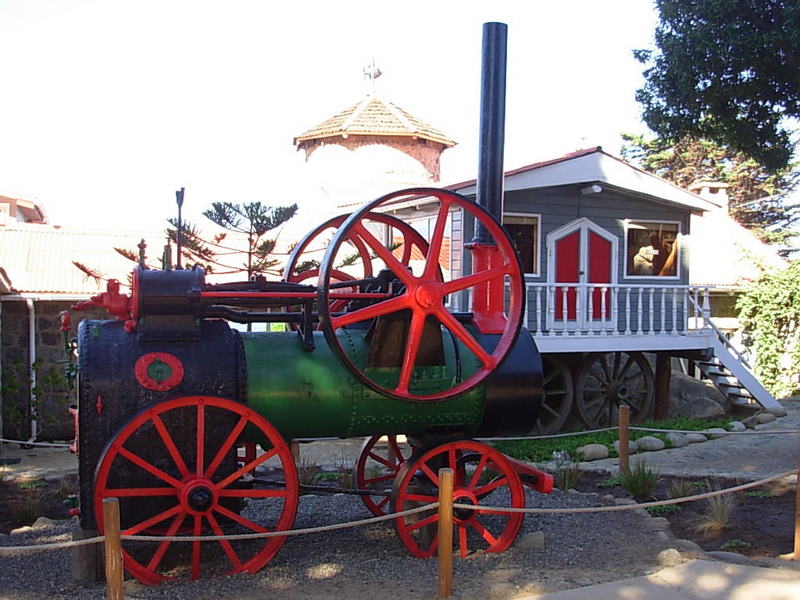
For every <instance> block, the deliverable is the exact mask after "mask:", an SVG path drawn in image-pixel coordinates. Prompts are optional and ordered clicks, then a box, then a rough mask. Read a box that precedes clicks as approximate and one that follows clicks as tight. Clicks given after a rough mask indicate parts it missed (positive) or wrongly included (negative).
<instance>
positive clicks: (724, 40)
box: [634, 0, 800, 170]
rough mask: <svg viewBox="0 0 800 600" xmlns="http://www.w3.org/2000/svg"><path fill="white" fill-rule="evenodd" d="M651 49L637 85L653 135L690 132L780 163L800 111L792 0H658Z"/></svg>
mask: <svg viewBox="0 0 800 600" xmlns="http://www.w3.org/2000/svg"><path fill="white" fill-rule="evenodd" d="M656 7H657V9H658V11H659V17H660V23H659V25H658V26H657V28H656V31H655V46H656V49H654V50H653V49H650V50H636V51H634V56H635V57H636V59H637V60H638V61H639V62H641V63H642V64H644V65H645V66H646V70H645V71H644V77H645V84H644V86H643V87H642V88H641V89H639V90H638V91H637V94H636V99H637V101H638V102H639V103H640V104H641V105H642V116H643V118H644V121H645V122H646V123H647V125H648V126H649V127H650V129H652V130H653V131H655V132H656V133H658V134H659V135H661V136H663V137H666V138H669V139H673V140H677V139H680V138H682V137H684V136H685V135H695V136H697V137H702V138H706V139H712V140H716V141H718V142H720V143H724V144H726V145H728V146H731V147H733V148H736V149H737V150H739V151H741V152H744V153H746V154H747V155H749V156H752V157H753V158H755V159H756V160H758V161H759V162H760V163H762V164H764V165H765V166H766V167H767V168H769V169H770V170H776V169H780V168H784V167H786V166H787V165H788V163H789V160H790V158H791V155H792V152H793V149H794V144H793V142H792V139H791V138H792V129H791V124H790V121H789V119H792V118H797V117H800V85H798V76H797V73H798V69H799V68H800V11H798V10H797V4H796V2H795V1H794V0H761V1H759V2H753V1H752V0H704V1H703V2H688V1H687V0H656Z"/></svg>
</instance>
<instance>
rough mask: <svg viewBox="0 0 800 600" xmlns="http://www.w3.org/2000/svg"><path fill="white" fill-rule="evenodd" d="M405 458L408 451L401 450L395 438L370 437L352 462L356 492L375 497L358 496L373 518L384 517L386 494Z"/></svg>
mask: <svg viewBox="0 0 800 600" xmlns="http://www.w3.org/2000/svg"><path fill="white" fill-rule="evenodd" d="M384 439H385V440H386V443H385V444H384V442H383V440H384ZM409 456H411V448H410V447H408V446H401V445H400V444H399V443H398V442H397V436H396V435H387V436H380V435H374V436H372V437H368V438H366V439H365V440H364V445H363V446H362V447H361V454H360V455H359V456H358V461H357V462H356V468H355V472H356V487H357V488H358V489H359V490H370V491H374V492H376V493H375V495H371V496H361V500H362V501H363V502H364V505H365V506H366V507H367V508H368V509H369V511H370V512H371V513H372V514H373V515H375V516H376V517H380V516H383V515H385V514H388V513H387V510H386V509H387V508H388V506H389V494H388V492H389V490H391V484H392V482H393V481H394V479H395V477H396V476H397V473H398V471H400V467H402V466H403V464H404V463H405V462H406V461H407V460H408V457H409Z"/></svg>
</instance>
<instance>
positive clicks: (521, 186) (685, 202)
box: [447, 146, 719, 211]
mask: <svg viewBox="0 0 800 600" xmlns="http://www.w3.org/2000/svg"><path fill="white" fill-rule="evenodd" d="M583 183H601V184H602V183H605V184H608V185H609V186H614V187H615V188H618V189H624V190H628V191H631V192H633V193H637V194H643V195H645V196H650V197H652V198H653V199H655V200H659V201H662V202H668V203H670V204H675V205H678V206H683V207H686V208H689V209H691V210H695V211H708V210H716V209H718V208H719V205H717V204H715V203H714V202H712V201H710V200H707V199H705V198H701V197H700V196H698V195H697V194H693V193H691V192H688V191H686V190H684V189H683V188H680V187H678V186H676V185H674V184H672V183H670V182H668V181H666V180H664V179H661V178H660V177H658V176H656V175H653V174H652V173H648V172H646V171H643V170H641V169H638V168H636V167H634V166H632V165H630V164H628V163H626V162H625V161H623V160H622V159H620V158H617V157H615V156H611V155H610V154H608V153H606V152H604V151H603V149H602V148H601V147H599V146H598V147H596V148H589V149H586V150H579V151H577V152H572V153H570V154H567V155H565V156H562V157H559V158H556V159H553V160H548V161H544V162H539V163H534V164H532V165H527V166H524V167H520V168H518V169H513V170H511V171H506V173H505V184H504V187H505V191H507V192H511V191H515V190H527V189H537V188H548V187H556V186H560V185H574V184H583ZM476 187H477V186H476V180H474V179H473V180H471V181H465V182H462V183H457V184H454V185H449V186H447V189H450V190H454V191H457V192H460V193H462V194H466V195H470V194H474V193H475V191H476Z"/></svg>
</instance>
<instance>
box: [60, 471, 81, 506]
mask: <svg viewBox="0 0 800 600" xmlns="http://www.w3.org/2000/svg"><path fill="white" fill-rule="evenodd" d="M77 493H78V478H77V477H75V476H72V475H66V476H64V477H62V478H61V479H60V480H59V482H58V497H59V498H61V499H62V500H65V499H67V498H69V497H71V496H75V495H76V494H77Z"/></svg>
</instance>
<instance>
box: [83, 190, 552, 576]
mask: <svg viewBox="0 0 800 600" xmlns="http://www.w3.org/2000/svg"><path fill="white" fill-rule="evenodd" d="M422 200H424V202H425V205H426V206H427V207H433V209H434V211H435V214H436V219H435V225H434V227H433V229H432V232H433V233H432V235H431V236H430V240H427V239H425V238H424V237H423V236H421V235H420V234H419V233H418V232H417V231H416V230H414V229H413V228H412V227H411V226H409V225H408V224H406V223H404V222H403V221H400V220H398V219H396V218H395V217H392V216H390V215H389V214H387V213H388V211H390V210H391V209H392V208H393V207H397V206H408V203H409V202H411V203H413V202H418V201H422ZM453 210H460V211H463V213H464V214H465V215H467V216H469V217H470V218H471V219H473V220H474V221H475V222H476V224H477V225H478V226H479V227H482V228H483V230H484V231H485V232H487V233H488V234H489V235H488V237H486V236H484V237H485V238H486V241H481V242H479V243H473V244H471V245H468V246H469V250H468V252H467V256H466V257H465V260H464V262H465V263H471V271H466V270H465V272H469V273H470V274H468V275H460V276H456V277H448V276H446V269H442V261H441V260H440V256H443V255H444V254H445V253H446V248H445V246H446V245H447V243H446V239H445V222H446V220H447V218H448V215H449V214H450V212H451V211H453ZM332 231H333V232H335V233H334V234H333V237H332V239H330V241H329V243H328V241H327V240H328V238H327V237H326V236H329V234H330V232H332ZM320 243H328V246H327V250H326V252H325V255H324V258H323V259H322V261H321V263H315V262H309V261H307V260H306V258H307V256H308V252H310V251H311V249H312V248H313V247H314V246H315V245H317V246H318V245H319V244H320ZM445 264H446V263H445ZM317 265H318V266H317ZM458 294H460V295H462V296H463V297H465V298H466V297H468V299H469V300H468V301H469V304H468V305H467V306H469V308H470V310H469V311H468V312H453V311H451V310H449V309H448V306H449V300H450V299H451V298H452V297H454V296H455V295H458ZM523 302H524V298H523V285H522V276H521V273H520V268H519V264H518V261H517V257H516V254H515V252H514V250H513V248H512V246H511V243H510V242H509V239H508V238H507V236H506V235H505V233H504V232H503V230H502V228H501V226H500V225H499V224H498V223H497V221H496V220H495V219H494V218H493V217H492V216H491V215H490V214H489V213H488V212H486V211H485V210H483V209H482V208H480V207H479V206H478V205H476V204H474V203H473V202H471V201H469V200H467V199H465V198H464V197H462V196H459V195H457V194H454V193H452V192H447V191H443V190H438V189H427V188H420V189H412V190H406V191H403V192H397V193H394V194H389V195H387V196H384V197H382V198H379V199H378V200H376V201H374V202H372V203H371V204H368V205H366V206H365V207H364V208H363V209H361V210H359V211H358V212H356V213H354V214H352V215H350V216H347V217H344V216H343V217H340V218H338V219H333V220H331V221H329V222H327V223H324V224H323V225H321V226H320V227H318V228H317V229H315V230H314V231H312V232H311V233H310V234H309V235H308V236H307V237H306V238H305V239H304V240H302V241H301V242H300V243H299V244H298V245H297V246H296V247H295V249H294V252H293V254H292V256H291V257H290V261H289V264H288V265H287V267H286V272H285V277H284V281H282V282H267V281H265V280H263V279H257V280H255V281H248V282H243V283H230V284H221V285H209V284H206V283H205V281H204V273H203V271H202V270H201V269H199V268H193V269H177V270H165V271H159V270H150V269H145V268H141V267H140V268H137V269H136V270H135V271H134V273H133V279H132V286H131V293H130V297H128V296H125V295H121V294H119V293H118V292H116V291H115V290H114V289H113V286H111V287H110V289H109V292H107V293H105V294H102V295H100V296H98V297H96V298H94V299H93V303H94V304H99V305H102V306H104V307H105V308H106V309H107V310H108V311H109V312H110V313H111V314H112V315H113V316H114V317H116V319H115V320H108V321H95V320H86V321H83V322H82V323H81V325H80V328H79V334H78V337H79V372H80V377H79V419H80V424H79V431H80V436H79V447H80V473H81V507H82V509H81V524H82V527H83V528H84V529H99V530H100V531H102V530H103V520H102V506H101V505H102V500H103V499H104V498H108V497H117V498H119V499H120V504H121V506H120V509H121V515H122V528H123V532H124V533H127V534H131V535H135V534H151V535H152V534H156V535H169V536H173V535H222V534H236V533H260V532H267V531H285V530H288V529H290V528H291V527H292V524H293V522H294V517H295V513H296V510H297V505H298V493H299V483H298V476H297V469H296V465H295V461H294V459H293V456H292V453H291V452H290V448H289V444H288V442H289V441H291V440H293V439H298V438H316V437H343V438H344V437H355V436H368V437H367V440H366V442H365V446H364V450H363V452H362V455H361V457H360V459H359V461H358V463H357V465H356V480H357V487H358V488H359V489H360V490H362V491H361V492H360V493H361V494H362V499H363V500H364V502H365V504H366V506H367V507H368V508H369V509H370V510H371V511H372V512H373V513H374V514H384V513H387V512H398V511H402V510H406V509H408V508H411V507H415V506H419V505H420V504H425V503H428V502H433V501H435V500H436V498H437V494H438V491H437V485H438V480H437V472H438V469H439V468H440V467H443V466H449V467H451V468H452V469H453V470H454V472H455V474H456V491H455V498H456V501H457V502H462V503H470V504H474V505H476V506H480V505H486V506H498V505H499V506H511V507H522V506H524V502H525V496H524V490H523V488H522V484H523V483H525V484H527V485H530V486H532V487H534V488H536V489H538V490H540V491H543V492H546V491H549V489H551V487H552V478H550V476H548V475H546V474H544V473H542V472H540V471H537V470H536V469H533V468H531V467H530V466H528V465H525V464H523V463H519V462H516V461H514V460H512V459H510V458H508V457H506V456H504V455H503V454H501V453H499V452H498V451H496V450H495V449H493V448H491V447H490V446H487V445H484V444H482V443H479V442H476V441H473V440H471V439H469V438H470V437H473V436H494V435H515V434H524V433H526V432H528V431H530V430H531V428H532V427H533V425H534V423H535V421H536V418H537V415H538V409H539V400H540V395H541V380H542V371H541V362H540V359H539V354H538V352H537V350H536V347H535V345H534V343H533V340H532V338H531V336H530V335H529V334H528V333H527V332H526V331H524V330H521V328H520V322H521V318H522V313H523ZM462 305H464V304H462ZM228 321H233V322H239V323H251V322H266V323H276V322H277V323H284V324H286V325H285V327H284V328H285V331H281V332H251V333H245V332H241V333H240V332H239V331H237V330H235V329H233V328H231V327H230V326H229V325H228ZM398 434H403V435H405V436H407V438H408V441H409V444H410V447H411V448H412V453H411V455H410V456H408V455H407V453H406V455H405V456H404V455H403V453H402V452H401V451H400V448H399V446H398V444H397V443H396V438H395V436H396V435H398ZM381 436H388V438H386V439H388V444H387V445H385V446H384V445H383V444H378V443H377V442H378V440H379V439H380V438H381ZM369 465H371V466H369ZM389 490H391V491H390V492H389ZM436 519H437V515H436V511H435V510H434V511H431V512H430V513H422V515H412V516H410V517H405V518H398V519H397V520H396V521H395V523H394V525H395V528H396V530H397V533H398V536H399V537H400V539H401V540H402V542H403V544H405V546H406V547H407V548H408V549H409V551H410V552H411V553H412V554H414V555H415V556H419V557H425V556H431V555H433V554H434V553H435V551H436V538H435V535H433V536H431V535H430V531H429V530H430V529H431V528H430V527H428V525H431V524H435V521H436ZM521 522H522V515H521V514H519V513H501V514H496V513H495V514H490V513H488V512H481V511H480V510H475V511H463V512H462V513H459V514H457V515H456V519H455V527H456V533H457V535H456V536H455V539H456V544H457V551H458V552H460V554H461V555H466V554H468V553H470V552H473V551H481V550H482V551H489V552H501V551H503V550H505V549H506V548H507V547H508V546H509V545H510V544H511V543H512V542H513V540H514V538H515V537H516V535H517V532H518V530H519V527H520V525H521ZM284 539H285V538H283V537H268V538H260V539H251V540H231V541H190V542H169V541H163V542H139V541H126V542H125V543H124V562H125V567H126V569H127V570H128V571H129V572H130V573H131V574H132V575H134V576H136V577H137V578H138V579H140V580H141V581H143V582H145V583H149V584H155V583H159V582H161V581H163V580H164V579H165V578H168V577H172V576H176V575H179V574H180V573H181V569H183V571H184V572H185V574H187V575H188V576H190V577H192V578H197V577H199V576H201V575H206V574H209V573H217V572H234V573H235V572H242V571H246V572H254V571H256V570H258V569H260V568H261V567H263V566H264V565H265V564H266V563H267V562H268V561H269V560H270V559H271V558H272V557H273V556H274V555H275V553H276V552H277V551H278V549H279V548H280V546H281V545H282V543H283V542H284Z"/></svg>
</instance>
